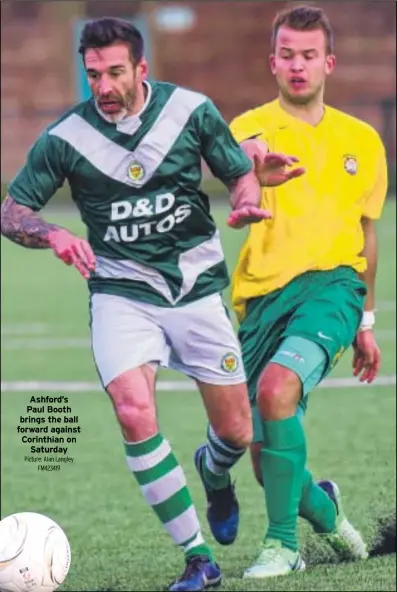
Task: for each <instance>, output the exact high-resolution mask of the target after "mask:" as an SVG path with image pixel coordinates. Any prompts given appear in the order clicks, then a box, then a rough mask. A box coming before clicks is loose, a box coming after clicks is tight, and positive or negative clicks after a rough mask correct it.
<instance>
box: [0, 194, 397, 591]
mask: <svg viewBox="0 0 397 592" xmlns="http://www.w3.org/2000/svg"><path fill="white" fill-rule="evenodd" d="M48 217H49V218H50V219H51V220H55V221H58V222H59V223H60V224H62V225H63V226H66V227H69V228H71V229H73V230H75V231H76V232H79V231H80V232H81V225H80V224H79V223H78V222H77V221H76V219H75V217H73V216H70V215H65V214H62V215H61V214H57V213H55V214H54V213H49V214H48ZM216 217H217V219H219V223H220V226H221V231H222V239H223V244H224V248H225V252H226V256H227V258H228V261H229V265H230V268H232V267H233V263H234V261H235V259H236V254H237V251H238V248H239V245H240V244H241V241H242V239H243V236H244V233H241V232H236V231H232V230H229V229H226V228H225V226H224V224H223V220H224V219H225V217H226V210H224V209H222V210H219V211H216ZM395 227H396V219H395V203H394V202H390V203H388V204H387V207H386V210H385V213H384V217H383V220H382V221H381V223H380V225H379V236H380V266H379V272H378V290H377V292H378V294H377V299H378V303H379V308H380V310H379V313H378V316H377V320H378V322H377V332H378V339H379V343H380V345H381V347H382V352H383V366H382V370H381V375H382V376H384V377H389V378H392V377H394V376H395V359H396V341H395V320H396V319H395V303H396V294H395V279H396V274H395V269H396V268H395V264H396V257H395V246H396V245H395V240H396V238H395V237H396V234H395ZM2 280H3V300H2V380H3V381H4V382H11V383H15V381H42V382H43V383H44V382H45V381H68V382H69V383H76V382H77V381H79V382H82V381H84V382H89V383H92V382H96V381H97V377H96V374H95V371H94V368H93V364H92V361H91V353H90V348H89V345H88V337H89V333H88V302H87V294H86V288H85V285H84V281H83V280H82V279H81V278H80V277H79V275H78V274H77V272H76V271H74V270H73V269H69V268H67V267H65V266H63V265H62V264H61V263H60V262H59V261H58V260H56V259H55V258H54V257H53V256H52V254H51V253H49V252H44V251H43V252H38V251H28V250H24V249H22V248H20V247H17V246H14V245H12V244H10V243H9V242H7V241H3V240H2ZM227 298H228V294H227ZM350 366H351V352H348V353H347V354H346V355H345V357H344V359H343V360H342V361H341V363H340V365H339V366H338V368H337V369H336V370H335V372H334V373H333V375H332V376H333V377H343V378H349V377H351V367H350ZM180 378H183V377H180V376H179V375H177V374H176V373H171V372H167V371H166V372H162V374H161V377H160V379H161V380H162V379H167V380H173V381H177V380H179V379H180ZM386 382H387V381H386ZM177 387H178V385H177V384H176V385H175V389H174V390H173V391H169V392H160V393H159V394H158V409H159V417H160V423H161V429H162V432H163V433H164V434H165V435H166V437H167V438H168V439H169V440H170V442H171V444H172V446H173V448H174V451H175V453H176V455H177V457H178V459H179V462H180V463H181V464H182V466H183V468H184V469H185V472H186V475H187V479H188V482H189V484H190V487H191V491H192V495H193V498H194V500H195V502H196V506H197V509H198V512H199V515H200V517H201V520H202V525H203V530H204V533H205V535H206V536H207V540H208V541H209V542H210V543H211V544H212V545H213V548H214V550H215V553H216V557H217V560H218V562H219V563H220V564H221V566H222V568H223V571H224V582H223V584H222V587H221V588H220V589H221V590H240V591H245V590H247V591H248V590H280V591H281V590H285V591H293V590H296V591H300V590H302V591H303V590H322V591H327V590H344V591H345V590H346V591H347V590H365V591H370V590H374V591H375V590H385V591H386V590H395V589H396V575H395V569H396V565H395V555H394V554H391V555H385V556H382V557H375V558H371V559H369V560H368V561H366V562H362V563H359V564H351V563H344V564H337V563H335V557H334V556H333V555H331V554H330V553H329V552H328V551H325V549H323V548H322V546H321V545H320V543H319V541H318V539H316V537H314V536H313V535H312V534H311V532H310V530H309V529H308V527H307V526H306V525H305V524H304V523H301V524H300V536H301V541H302V547H303V549H304V551H305V559H307V561H308V563H309V569H308V570H307V572H306V573H303V574H298V575H293V576H290V577H288V578H284V579H283V578H280V579H277V580H273V581H266V582H259V583H256V582H252V583H251V582H250V583H247V582H246V581H243V580H242V579H241V574H242V572H243V570H244V569H245V568H246V567H247V566H248V565H249V564H250V563H251V562H252V561H253V560H254V559H255V557H256V554H257V552H258V547H259V544H260V541H261V538H262V535H263V533H264V530H265V527H266V516H265V510H264V503H263V494H262V492H261V490H260V489H259V487H258V486H257V485H256V483H255V481H254V478H253V476H252V474H251V469H250V464H249V460H248V457H247V458H243V459H242V461H241V462H240V464H239V465H238V466H237V467H236V469H235V471H234V474H235V476H236V478H237V492H238V495H239V498H240V503H241V527H240V533H239V537H238V539H237V541H236V543H235V544H234V545H232V546H230V547H221V546H219V545H217V543H216V542H215V541H214V540H213V539H212V537H211V535H210V534H209V529H208V528H207V524H206V520H205V502H204V494H203V491H202V489H201V486H200V483H199V479H198V477H197V475H196V473H195V470H194V466H193V460H192V455H193V452H194V450H195V448H196V447H197V446H198V445H199V444H201V443H202V442H203V439H204V437H205V429H206V421H205V415H204V411H203V409H202V406H201V401H200V400H199V395H198V394H197V393H195V392H190V391H189V392H187V391H186V392H184V391H183V390H180V389H179V388H177ZM76 388H78V387H76ZM182 388H183V387H182ZM41 394H46V395H47V394H48V395H49V396H58V395H59V393H58V392H55V391H54V392H44V391H38V392H29V393H28V392H8V391H4V392H3V393H2V398H1V444H2V449H1V460H2V463H1V477H2V479H1V506H2V507H1V515H2V516H6V515H8V514H11V513H14V512H20V511H35V512H41V513H44V514H47V515H49V516H50V517H52V518H53V519H54V520H56V521H57V522H58V523H59V524H60V525H61V526H62V527H63V528H64V529H65V531H66V533H67V535H68V538H69V541H70V544H71V549H72V566H71V569H70V572H69V576H68V577H67V579H66V581H65V583H64V584H63V585H62V586H61V587H60V588H59V590H60V591H61V590H62V591H65V592H66V591H74V592H80V591H84V590H86V591H89V590H91V591H96V592H99V591H105V590H106V591H131V592H132V591H140V590H142V591H144V590H162V589H164V587H165V586H166V585H167V583H168V582H169V581H170V580H172V579H173V578H174V577H175V576H176V575H178V574H179V572H180V571H181V569H182V567H183V561H182V559H183V558H182V554H181V552H180V551H178V550H176V549H175V548H174V547H173V546H172V544H171V542H170V540H169V539H168V536H167V535H166V534H165V533H164V532H163V530H162V527H161V525H160V524H159V523H158V521H157V518H156V517H155V516H154V515H153V514H152V511H151V510H150V509H149V508H147V507H146V505H145V503H144V500H143V499H142V498H141V495H140V493H139V490H138V487H137V485H136V483H135V481H134V479H133V477H132V476H131V475H130V474H129V472H128V470H127V468H126V464H125V459H124V451H123V446H122V441H121V438H120V435H119V431H118V428H117V425H116V422H115V419H114V417H113V411H112V408H111V405H110V403H109V401H108V400H107V398H106V396H105V395H104V394H103V393H101V392H100V391H99V390H98V392H83V390H82V392H78V391H75V392H70V393H63V394H64V395H65V396H67V397H68V399H69V402H68V404H69V406H70V407H71V408H72V411H73V413H72V415H77V416H78V420H79V426H80V427H81V434H78V435H77V443H75V444H70V445H69V451H68V455H70V456H71V457H73V458H74V462H73V463H71V464H68V465H65V466H61V469H60V470H59V471H53V472H42V471H39V470H38V469H37V465H36V464H34V463H29V462H25V461H24V457H25V456H26V455H28V454H29V445H27V444H22V443H21V441H20V440H21V436H20V435H19V434H18V433H17V426H18V425H19V423H20V416H21V415H26V406H27V404H28V403H29V400H30V397H31V396H32V395H33V396H36V395H41ZM395 414H396V409H395V386H394V385H393V384H390V385H389V386H387V385H386V386H377V385H376V384H375V385H374V386H371V387H364V388H349V387H345V388H339V389H338V388H332V389H331V388H323V387H321V388H319V389H318V390H317V391H316V392H315V393H314V394H313V395H312V396H311V402H310V406H309V412H308V416H307V420H306V427H307V435H308V446H309V461H310V467H311V468H312V470H313V472H314V474H315V476H316V477H317V478H324V477H332V478H333V479H335V480H336V481H337V482H338V484H339V485H340V487H341V491H342V495H343V497H344V504H345V507H346V511H347V513H348V516H349V517H350V518H351V520H352V521H353V522H354V523H355V524H356V525H357V526H358V527H359V528H360V529H361V530H362V532H363V534H364V536H365V538H366V539H367V540H368V541H369V543H370V544H371V541H373V540H374V537H375V534H376V531H377V519H378V517H380V516H384V515H387V514H389V513H391V512H392V511H393V509H394V508H395V507H396V494H395V491H396V478H395V458H396V453H395V423H396V421H395Z"/></svg>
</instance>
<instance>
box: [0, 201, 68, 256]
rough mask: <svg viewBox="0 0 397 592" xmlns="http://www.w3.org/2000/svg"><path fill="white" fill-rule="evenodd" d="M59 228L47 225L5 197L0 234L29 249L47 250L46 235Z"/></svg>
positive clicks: (32, 212) (29, 211) (31, 212)
mask: <svg viewBox="0 0 397 592" xmlns="http://www.w3.org/2000/svg"><path fill="white" fill-rule="evenodd" d="M58 229H60V226H56V225H55V224H49V223H48V222H45V221H44V220H43V219H42V218H40V217H39V216H38V215H37V214H36V213H35V212H34V211H33V210H31V209H30V208H28V207H27V206H22V205H20V204H17V203H16V202H15V201H14V200H13V199H12V197H10V196H9V195H7V197H6V198H5V200H4V202H3V205H2V207H1V234H2V235H3V236H5V237H7V238H8V239H10V240H11V241H13V242H14V243H17V244H18V245H22V246H23V247H27V248H29V249H48V248H49V247H50V245H49V241H48V234H49V232H50V231H53V230H58Z"/></svg>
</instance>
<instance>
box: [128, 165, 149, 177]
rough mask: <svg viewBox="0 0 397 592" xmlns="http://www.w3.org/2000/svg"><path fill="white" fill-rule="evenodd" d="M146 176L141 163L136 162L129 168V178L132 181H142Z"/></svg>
mask: <svg viewBox="0 0 397 592" xmlns="http://www.w3.org/2000/svg"><path fill="white" fill-rule="evenodd" d="M144 175H145V169H144V168H143V166H142V165H141V163H140V162H137V161H136V160H134V161H133V162H131V163H130V165H129V167H128V176H129V178H130V179H131V181H140V180H141V179H143V177H144Z"/></svg>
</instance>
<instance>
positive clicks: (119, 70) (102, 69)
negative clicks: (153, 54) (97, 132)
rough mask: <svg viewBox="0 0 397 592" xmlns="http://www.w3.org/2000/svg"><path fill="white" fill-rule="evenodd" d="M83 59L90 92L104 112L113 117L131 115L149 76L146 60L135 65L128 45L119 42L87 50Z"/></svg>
mask: <svg viewBox="0 0 397 592" xmlns="http://www.w3.org/2000/svg"><path fill="white" fill-rule="evenodd" d="M84 61H85V69H86V72H87V78H88V83H89V85H90V88H91V92H92V94H93V96H94V98H95V100H96V102H97V104H98V107H99V108H100V109H101V111H102V112H103V113H104V114H105V115H108V116H109V117H112V118H117V117H119V116H120V115H122V114H128V113H129V112H130V111H131V110H132V109H133V107H134V104H135V101H136V97H137V91H138V88H139V86H140V85H141V84H142V82H143V80H145V78H146V74H147V64H146V62H145V60H144V59H142V60H141V61H140V62H139V63H138V64H137V65H134V64H133V62H132V60H131V55H130V52H129V47H128V45H127V44H126V43H122V42H120V43H114V44H112V45H108V46H107V47H102V48H95V49H87V51H86V52H85V60H84Z"/></svg>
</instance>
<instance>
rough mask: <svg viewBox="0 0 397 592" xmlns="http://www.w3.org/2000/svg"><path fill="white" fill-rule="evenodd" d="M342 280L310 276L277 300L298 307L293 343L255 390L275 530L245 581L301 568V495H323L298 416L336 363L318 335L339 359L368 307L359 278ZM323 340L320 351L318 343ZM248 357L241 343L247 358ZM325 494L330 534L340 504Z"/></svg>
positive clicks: (289, 327)
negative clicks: (306, 491)
mask: <svg viewBox="0 0 397 592" xmlns="http://www.w3.org/2000/svg"><path fill="white" fill-rule="evenodd" d="M337 275H338V274H335V275H333V274H332V273H330V274H326V273H323V274H321V275H320V277H317V281H314V280H315V279H316V278H315V277H313V275H312V274H310V277H306V278H305V277H302V278H300V279H299V280H298V281H295V282H293V283H292V284H290V285H289V286H288V287H286V288H285V289H284V290H283V293H284V294H283V295H281V296H280V294H279V295H278V296H277V297H278V299H279V300H280V302H281V303H282V300H283V299H282V296H284V299H285V297H286V296H287V297H288V298H289V299H290V300H291V301H292V302H294V308H293V314H292V315H291V316H290V318H289V319H288V322H287V323H286V329H285V331H284V334H285V335H286V337H287V338H286V340H285V341H284V342H283V343H282V345H281V346H280V347H279V349H278V350H277V352H276V354H275V355H274V356H273V357H272V358H271V360H270V362H269V363H268V364H267V365H265V369H264V371H263V372H262V374H261V376H260V379H259V382H258V387H257V409H258V412H259V415H260V420H261V423H262V434H263V446H262V448H261V453H260V465H261V471H260V472H261V475H262V479H263V484H264V489H265V494H266V504H267V510H268V516H269V528H268V531H267V533H266V536H265V547H264V550H263V552H262V553H261V556H260V558H259V560H258V561H257V562H256V564H255V565H254V566H253V567H252V568H251V569H250V570H247V572H246V576H247V577H267V576H269V575H281V574H283V573H289V572H291V571H292V570H293V569H294V568H299V567H300V561H299V553H298V542H297V536H296V526H297V517H298V510H299V506H300V505H301V499H302V491H303V488H304V486H305V487H306V486H307V487H308V488H309V489H310V492H313V491H314V490H313V487H314V488H315V492H316V493H319V491H318V488H317V486H314V484H313V480H312V479H311V476H310V473H308V471H306V470H305V464H306V441H305V434H304V430H303V426H302V423H301V422H300V420H299V418H298V417H297V415H296V411H297V407H298V404H299V403H300V402H301V397H302V394H303V395H306V394H307V393H308V392H309V391H310V390H311V389H312V388H314V387H315V385H316V384H317V383H318V382H319V380H320V379H321V378H322V377H323V376H324V375H325V374H326V372H327V371H328V366H329V361H330V360H332V359H333V357H334V355H329V351H328V350H327V349H326V348H325V347H324V346H323V343H322V342H321V337H319V335H320V334H321V335H324V334H325V335H328V336H329V337H330V339H329V340H327V343H328V347H329V348H331V349H332V348H335V347H337V348H338V349H337V350H335V354H336V353H337V351H339V350H340V347H344V348H345V347H347V346H348V345H349V344H350V343H351V341H352V340H353V338H354V334H355V330H356V329H357V323H358V322H359V318H360V307H362V294H359V292H360V289H361V287H357V286H356V287H355V286H354V285H353V284H354V282H353V281H352V280H353V279H354V278H349V282H348V283H346V288H345V289H342V288H341V285H343V274H342V277H337ZM356 288H357V292H356V291H355V290H356ZM341 292H342V293H343V296H342V297H341ZM299 298H300V299H301V302H300V303H299ZM263 300H264V302H263V303H262V317H263V319H262V321H265V320H266V318H268V316H269V314H274V311H273V312H272V311H271V308H272V306H269V303H268V302H265V301H266V299H263ZM344 300H345V301H346V302H344ZM302 302H303V304H302ZM275 304H277V302H276V303H274V302H273V308H274V307H275ZM338 305H339V306H338ZM259 306H260V304H259ZM269 309H270V310H269ZM350 309H352V310H350ZM349 310H350V312H351V314H350V317H351V319H352V322H351V323H350V325H351V327H350V329H348V328H347V327H346V325H349V323H346V316H347V317H349V314H348V311H349ZM335 311H336V312H335ZM338 319H339V322H338ZM352 328H353V330H352ZM323 331H325V333H323ZM294 332H295V334H294ZM302 335H303V336H304V337H301V336H302ZM312 335H314V337H313V338H312ZM319 340H320V342H321V345H320V344H319V343H317V341H319ZM330 344H332V347H331V345H330ZM244 350H245V346H244V342H243V353H244ZM258 351H260V349H259V350H258ZM246 367H247V365H246ZM319 495H320V496H321V498H322V502H323V504H324V505H325V507H326V516H325V518H324V516H323V517H322V521H323V522H327V528H329V527H330V526H331V525H333V527H335V516H336V511H335V508H336V505H335V503H331V500H329V501H328V500H327V499H326V497H325V496H324V495H323V494H320V493H319ZM306 499H308V497H307V496H306ZM313 499H316V498H315V497H313V498H312V501H313ZM334 501H335V500H334ZM323 510H324V508H322V511H323ZM314 512H315V509H313V513H314ZM294 554H295V555H294ZM294 558H295V559H296V561H295V562H294Z"/></svg>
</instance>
